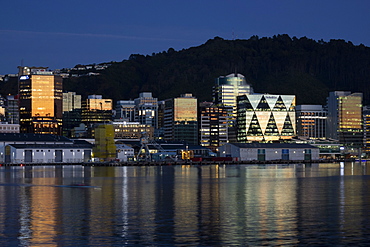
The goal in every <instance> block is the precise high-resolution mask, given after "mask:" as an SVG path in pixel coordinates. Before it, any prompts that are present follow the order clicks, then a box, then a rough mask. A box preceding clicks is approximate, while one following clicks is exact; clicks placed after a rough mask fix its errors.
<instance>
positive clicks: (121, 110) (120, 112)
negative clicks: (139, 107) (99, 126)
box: [114, 100, 135, 122]
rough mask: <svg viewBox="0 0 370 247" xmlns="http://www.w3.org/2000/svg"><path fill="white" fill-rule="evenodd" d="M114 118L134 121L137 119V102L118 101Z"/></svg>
mask: <svg viewBox="0 0 370 247" xmlns="http://www.w3.org/2000/svg"><path fill="white" fill-rule="evenodd" d="M114 118H115V119H117V120H118V121H126V122H133V121H134V120H135V102H134V101H133V100H119V101H117V103H116V115H115V117H114Z"/></svg>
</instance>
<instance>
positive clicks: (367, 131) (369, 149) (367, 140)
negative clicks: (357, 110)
mask: <svg viewBox="0 0 370 247" xmlns="http://www.w3.org/2000/svg"><path fill="white" fill-rule="evenodd" d="M362 116H363V123H364V145H363V151H364V152H365V153H367V154H369V153H370V106H364V107H363V110H362Z"/></svg>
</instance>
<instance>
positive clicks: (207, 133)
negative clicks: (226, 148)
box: [198, 102, 228, 151]
mask: <svg viewBox="0 0 370 247" xmlns="http://www.w3.org/2000/svg"><path fill="white" fill-rule="evenodd" d="M198 123H199V143H200V145H202V146H204V147H208V148H209V149H211V150H212V151H216V150H217V148H218V147H219V146H222V145H224V144H225V143H227V141H228V135H227V110H226V109H225V107H222V106H216V105H214V104H213V103H212V102H202V103H200V104H199V117H198Z"/></svg>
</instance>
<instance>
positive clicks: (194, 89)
mask: <svg viewBox="0 0 370 247" xmlns="http://www.w3.org/2000/svg"><path fill="white" fill-rule="evenodd" d="M233 72H238V73H241V74H243V75H244V76H245V77H246V79H247V81H248V82H249V83H251V84H252V86H253V88H254V90H255V92H258V93H271V94H295V95H297V104H325V98H326V97H327V96H328V92H329V91H334V90H348V91H352V92H363V93H364V103H365V104H369V103H370V88H369V87H368V85H370V48H369V47H366V46H364V45H362V44H361V45H353V44H352V43H351V42H349V41H348V42H346V41H344V40H330V41H329V42H324V41H323V40H319V41H315V40H312V39H308V38H306V37H302V38H296V37H293V38H291V37H289V36H288V35H286V34H283V35H277V36H274V37H271V38H259V37H257V36H252V37H251V38H250V39H248V40H224V39H222V38H219V37H215V38H213V39H211V40H208V41H207V42H206V43H205V44H203V45H200V46H198V47H192V48H189V49H183V50H180V51H175V50H174V49H172V48H170V49H168V50H167V51H164V52H161V53H156V54H154V53H153V54H152V55H147V56H144V55H140V54H133V55H131V56H130V58H129V59H127V60H123V61H122V62H115V63H113V64H112V65H111V66H110V67H109V68H107V69H105V70H104V71H101V72H100V73H101V74H100V75H99V76H83V77H70V78H68V79H65V80H64V89H65V90H66V91H76V92H77V93H78V94H82V95H83V96H86V95H89V94H102V95H103V96H104V97H106V98H113V99H114V100H120V99H133V98H136V97H138V95H139V93H140V92H144V91H150V92H153V95H154V97H157V98H158V99H160V100H162V99H166V98H170V97H176V96H179V95H180V94H183V93H187V92H190V93H193V95H195V96H196V97H197V98H198V99H199V100H200V101H206V100H207V101H210V100H212V86H213V85H214V80H215V78H217V77H218V76H221V75H228V74H230V73H233Z"/></svg>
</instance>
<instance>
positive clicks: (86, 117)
mask: <svg viewBox="0 0 370 247" xmlns="http://www.w3.org/2000/svg"><path fill="white" fill-rule="evenodd" d="M112 104H113V100H112V99H103V96H102V95H89V96H88V97H87V99H86V100H85V101H83V102H82V122H83V123H85V124H86V125H88V124H94V123H106V122H110V121H112Z"/></svg>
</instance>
